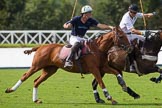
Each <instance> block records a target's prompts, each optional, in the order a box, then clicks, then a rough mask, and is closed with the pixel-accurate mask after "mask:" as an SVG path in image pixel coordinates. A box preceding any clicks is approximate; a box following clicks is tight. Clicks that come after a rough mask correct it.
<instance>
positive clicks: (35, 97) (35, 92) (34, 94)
mask: <svg viewBox="0 0 162 108" xmlns="http://www.w3.org/2000/svg"><path fill="white" fill-rule="evenodd" d="M37 94H38V88H35V87H34V88H33V102H35V101H36V100H38V97H37Z"/></svg>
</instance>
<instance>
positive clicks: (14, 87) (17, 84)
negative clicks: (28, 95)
mask: <svg viewBox="0 0 162 108" xmlns="http://www.w3.org/2000/svg"><path fill="white" fill-rule="evenodd" d="M21 84H22V81H21V80H19V81H17V83H16V84H15V85H14V86H13V87H12V88H11V90H14V91H15V90H16V89H17V88H18V87H19V86H20V85H21Z"/></svg>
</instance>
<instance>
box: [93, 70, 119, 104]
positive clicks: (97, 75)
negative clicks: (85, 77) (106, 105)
mask: <svg viewBox="0 0 162 108" xmlns="http://www.w3.org/2000/svg"><path fill="white" fill-rule="evenodd" d="M91 69H92V70H91V72H92V74H93V75H94V77H95V79H96V80H97V82H98V84H99V86H100V87H101V88H102V91H103V93H104V96H105V97H106V99H107V100H109V101H111V103H112V104H113V105H114V104H117V102H116V101H115V100H113V98H112V96H110V94H109V92H108V90H107V89H106V87H105V84H104V82H103V80H102V77H101V74H100V71H99V69H97V68H94V67H93V68H91Z"/></svg>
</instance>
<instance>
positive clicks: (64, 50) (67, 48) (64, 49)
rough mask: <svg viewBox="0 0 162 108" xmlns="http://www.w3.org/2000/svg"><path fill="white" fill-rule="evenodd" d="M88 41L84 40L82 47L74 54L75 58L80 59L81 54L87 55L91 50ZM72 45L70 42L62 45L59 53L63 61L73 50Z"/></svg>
mask: <svg viewBox="0 0 162 108" xmlns="http://www.w3.org/2000/svg"><path fill="white" fill-rule="evenodd" d="M87 42H88V41H84V42H82V47H81V48H79V49H78V50H77V51H76V52H75V55H74V60H78V59H79V58H80V57H81V56H83V55H86V54H88V53H89V52H90V49H89V47H88V45H87ZM71 47H72V45H70V44H66V45H64V46H63V47H62V49H61V51H60V54H59V58H60V59H61V60H63V61H65V60H66V58H67V56H68V55H69V54H70V51H71Z"/></svg>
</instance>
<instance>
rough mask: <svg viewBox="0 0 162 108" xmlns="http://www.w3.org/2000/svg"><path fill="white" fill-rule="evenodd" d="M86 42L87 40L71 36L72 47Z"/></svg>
mask: <svg viewBox="0 0 162 108" xmlns="http://www.w3.org/2000/svg"><path fill="white" fill-rule="evenodd" d="M84 40H86V39H84V38H81V37H78V36H73V35H71V37H70V40H69V42H70V44H71V45H74V44H75V43H76V42H80V41H84Z"/></svg>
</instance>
